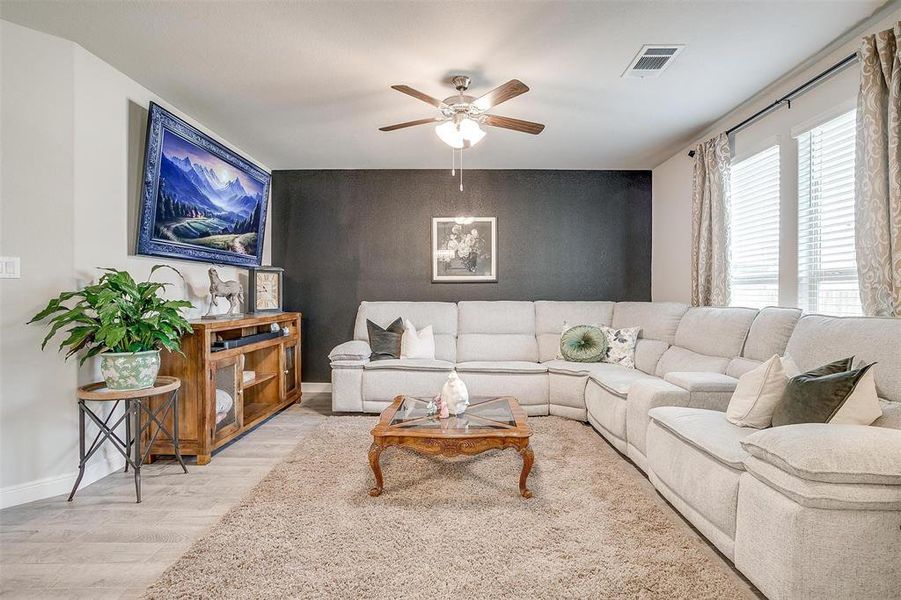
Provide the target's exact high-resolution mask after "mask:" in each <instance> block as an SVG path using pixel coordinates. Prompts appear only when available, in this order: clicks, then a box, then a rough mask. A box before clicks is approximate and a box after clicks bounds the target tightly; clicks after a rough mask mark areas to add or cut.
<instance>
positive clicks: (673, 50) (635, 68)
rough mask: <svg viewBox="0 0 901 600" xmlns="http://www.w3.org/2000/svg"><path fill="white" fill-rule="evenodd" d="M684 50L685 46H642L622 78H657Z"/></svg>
mask: <svg viewBox="0 0 901 600" xmlns="http://www.w3.org/2000/svg"><path fill="white" fill-rule="evenodd" d="M683 48H685V46H684V45H674V44H669V45H665V46H663V45H646V46H642V47H641V50H639V51H638V54H636V55H635V58H634V59H632V62H631V63H630V64H629V67H628V68H627V69H626V70H625V72H624V73H623V75H622V76H623V77H633V78H639V79H643V78H645V77H657V76H659V75H660V74H661V73H662V72H663V70H664V69H665V68H667V67H668V66H669V64H670V63H671V62H673V59H674V58H675V57H676V55H677V54H679V53H680V52H682V49H683Z"/></svg>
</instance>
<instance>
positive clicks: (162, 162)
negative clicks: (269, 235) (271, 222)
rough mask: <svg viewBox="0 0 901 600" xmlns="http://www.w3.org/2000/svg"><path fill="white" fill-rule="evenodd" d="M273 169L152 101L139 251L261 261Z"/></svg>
mask: <svg viewBox="0 0 901 600" xmlns="http://www.w3.org/2000/svg"><path fill="white" fill-rule="evenodd" d="M269 180H270V175H269V173H268V172H266V171H264V170H263V169H262V168H260V167H259V166H257V165H255V164H253V163H252V162H250V161H249V160H247V159H246V158H244V157H243V156H240V155H239V154H237V153H236V152H234V151H233V150H230V149H229V148H226V147H225V146H223V145H222V144H220V143H219V142H217V141H216V140H214V139H212V138H211V137H209V136H208V135H206V134H204V133H203V132H201V131H200V130H198V129H197V128H196V127H192V126H191V125H188V124H187V123H185V122H184V121H182V120H181V119H179V118H178V117H176V116H175V115H173V114H172V113H170V112H169V111H167V110H165V109H164V108H162V107H160V106H158V105H157V104H154V103H153V102H151V103H150V116H149V118H148V121H147V145H146V149H145V153H144V179H143V186H142V190H141V208H140V214H139V224H138V236H137V253H138V254H146V255H150V256H165V257H168V258H181V259H185V260H198V261H203V262H209V263H217V264H227V265H236V266H240V267H255V266H259V265H260V264H261V263H262V257H263V232H264V231H265V230H266V207H267V200H268V198H269Z"/></svg>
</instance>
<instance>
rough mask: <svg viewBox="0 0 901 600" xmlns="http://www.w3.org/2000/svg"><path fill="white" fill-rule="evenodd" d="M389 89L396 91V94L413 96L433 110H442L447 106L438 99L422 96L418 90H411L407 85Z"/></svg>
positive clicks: (394, 86) (426, 95)
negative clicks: (430, 106) (433, 108)
mask: <svg viewBox="0 0 901 600" xmlns="http://www.w3.org/2000/svg"><path fill="white" fill-rule="evenodd" d="M391 89H392V90H397V91H398V92H401V93H402V94H406V95H408V96H413V97H414V98H416V99H417V100H422V101H423V102H425V103H427V104H431V105H432V106H434V107H435V108H443V107H445V106H447V104H445V103H444V102H442V101H441V100H439V99H438V98H432V97H431V96H429V95H428V94H423V93H422V92H420V91H419V90H414V89H413V88H411V87H410V86H408V85H392V86H391Z"/></svg>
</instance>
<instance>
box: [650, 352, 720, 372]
mask: <svg viewBox="0 0 901 600" xmlns="http://www.w3.org/2000/svg"><path fill="white" fill-rule="evenodd" d="M728 366H729V359H728V358H724V357H722V356H709V355H707V354H698V353H697V352H692V351H691V350H688V349H686V348H682V347H680V346H670V347H669V349H668V350H667V351H666V352H664V353H663V356H661V357H660V360H659V361H658V362H657V370H656V371H655V372H656V374H657V377H663V376H665V375H666V374H667V373H672V372H678V371H682V372H687V371H706V372H708V373H725V372H726V367H728Z"/></svg>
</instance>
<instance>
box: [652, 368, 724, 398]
mask: <svg viewBox="0 0 901 600" xmlns="http://www.w3.org/2000/svg"><path fill="white" fill-rule="evenodd" d="M664 379H665V380H666V381H669V382H670V383H672V384H675V385H678V386H679V387H680V388H682V389H684V390H688V391H689V392H726V393H732V392H734V391H735V386H736V385H738V380H737V379H736V378H735V377H729V376H728V375H723V374H722V373H707V372H704V371H687V372H684V371H683V372H680V371H673V372H671V373H667V374H666V377H664Z"/></svg>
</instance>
